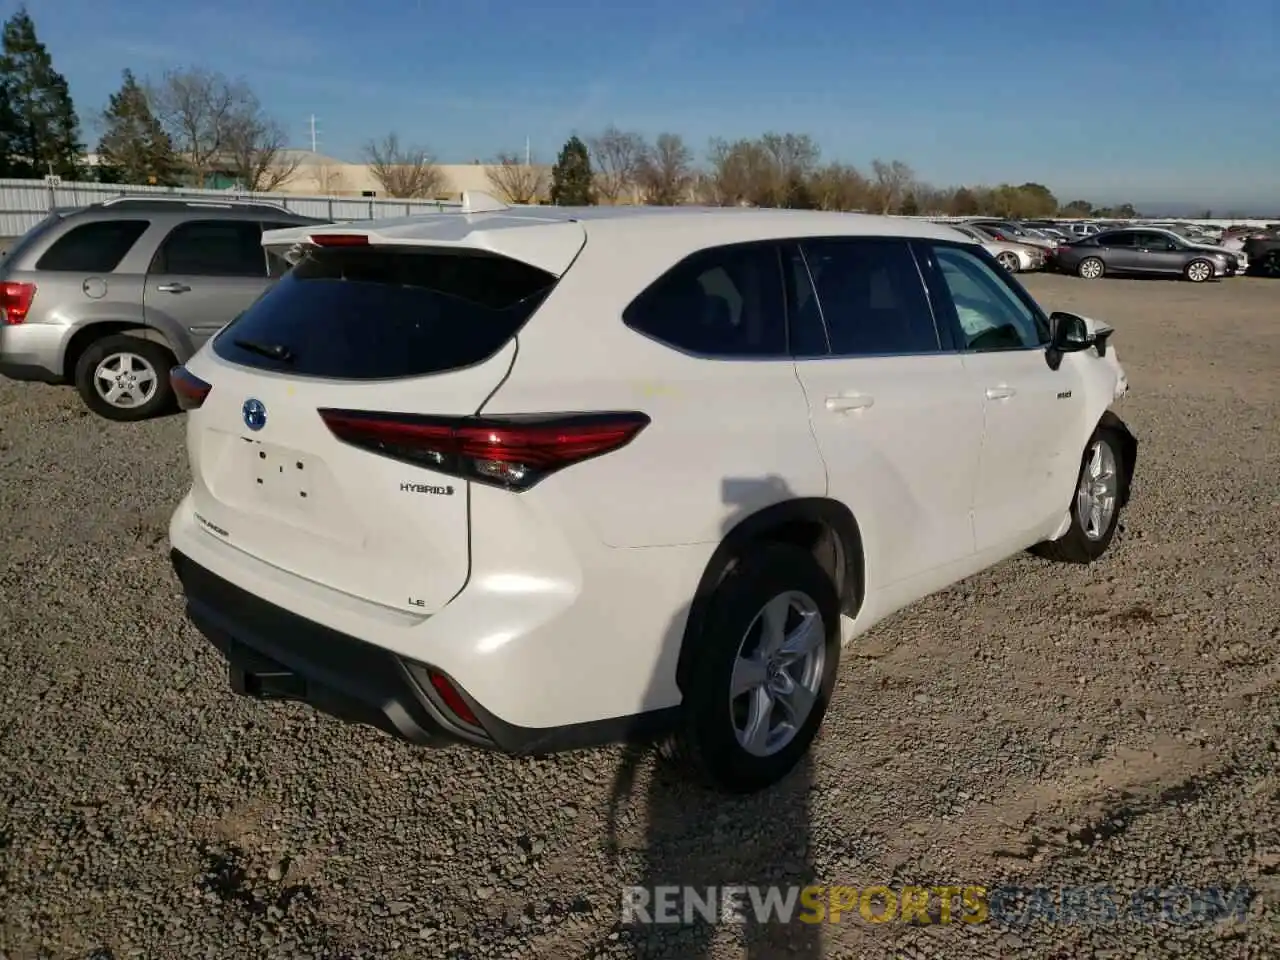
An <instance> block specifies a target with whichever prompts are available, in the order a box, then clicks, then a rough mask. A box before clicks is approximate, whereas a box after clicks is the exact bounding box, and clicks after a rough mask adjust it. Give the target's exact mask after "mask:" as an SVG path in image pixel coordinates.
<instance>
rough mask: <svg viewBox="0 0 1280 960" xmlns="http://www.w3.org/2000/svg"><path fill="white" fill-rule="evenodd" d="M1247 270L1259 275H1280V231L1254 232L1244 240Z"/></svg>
mask: <svg viewBox="0 0 1280 960" xmlns="http://www.w3.org/2000/svg"><path fill="white" fill-rule="evenodd" d="M1244 255H1245V256H1246V257H1247V258H1248V260H1249V272H1250V273H1254V274H1257V275H1258V276H1260V277H1280V233H1270V234H1266V233H1264V234H1255V235H1253V236H1250V237H1249V238H1248V239H1247V240H1245V242H1244Z"/></svg>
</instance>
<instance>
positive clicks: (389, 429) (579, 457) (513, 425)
mask: <svg viewBox="0 0 1280 960" xmlns="http://www.w3.org/2000/svg"><path fill="white" fill-rule="evenodd" d="M320 416H321V418H322V419H323V420H324V422H325V425H326V426H328V428H329V430H330V431H331V432H332V433H333V435H334V436H335V437H337V438H338V439H339V440H341V441H343V442H344V443H349V444H351V445H352V446H355V447H360V448H362V449H364V450H368V451H370V452H371V453H377V454H381V455H382V456H384V457H390V458H392V459H393V460H400V461H403V462H404V463H411V464H414V465H416V466H420V467H426V468H427V469H429V470H436V471H439V472H440V473H447V474H450V475H452V476H455V477H461V478H463V479H466V480H474V481H476V482H477V483H485V484H489V485H491V486H496V487H503V488H506V489H508V490H517V491H519V490H528V489H529V488H530V487H532V486H533V485H534V484H536V483H537V482H538V481H540V480H542V479H543V478H544V477H547V476H549V475H550V474H552V473H555V472H556V471H557V470H562V469H564V468H565V467H567V466H570V465H571V464H575V463H581V462H582V461H583V460H589V459H591V458H592V457H598V456H600V455H601V454H605V453H609V452H611V451H613V450H618V449H620V448H621V447H625V446H626V445H627V444H628V443H630V442H631V441H632V440H634V439H635V437H636V435H637V434H638V433H639V432H640V431H641V430H643V429H644V428H645V427H646V426H648V425H649V418H648V417H647V416H646V415H645V414H643V413H635V412H625V413H591V414H550V415H542V414H538V415H527V416H510V417H424V416H418V415H415V414H403V413H370V412H368V411H363V410H329V409H325V410H321V411H320Z"/></svg>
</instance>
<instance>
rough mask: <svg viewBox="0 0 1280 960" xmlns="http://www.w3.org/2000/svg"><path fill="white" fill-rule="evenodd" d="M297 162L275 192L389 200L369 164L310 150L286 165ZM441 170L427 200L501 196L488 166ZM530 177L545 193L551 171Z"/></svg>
mask: <svg viewBox="0 0 1280 960" xmlns="http://www.w3.org/2000/svg"><path fill="white" fill-rule="evenodd" d="M295 159H296V160H297V161H298V166H297V168H296V169H295V170H294V171H293V175H292V176H290V177H289V179H288V180H287V181H285V182H284V183H282V184H280V185H279V186H278V187H276V188H275V192H277V193H292V194H299V195H308V196H316V195H320V196H341V197H362V196H369V195H373V196H376V197H385V196H387V192H386V190H385V188H384V187H383V186H382V184H381V183H380V182H379V181H378V178H377V177H375V176H374V175H373V170H372V169H371V168H370V166H369V165H368V164H366V163H346V162H344V161H342V160H337V159H334V158H333V157H326V156H324V155H323V154H319V153H312V152H310V151H309V150H290V151H288V159H287V160H286V161H285V162H286V163H289V164H291V163H293V162H294V160H295ZM438 168H439V170H440V172H441V174H442V175H443V179H444V186H443V187H442V188H441V191H440V194H439V195H438V196H434V197H428V198H424V199H431V200H456V199H458V198H459V197H460V196H461V194H462V192H463V191H464V190H482V191H484V192H486V193H491V194H494V195H500V194H501V193H502V191H501V190H500V189H499V188H498V187H497V186H496V185H495V184H494V182H493V179H492V178H491V177H490V175H489V171H490V166H489V165H488V164H484V163H454V164H439V165H438ZM529 173H530V174H532V175H534V176H538V175H541V179H542V183H543V185H544V186H543V192H544V193H545V190H546V187H547V186H549V185H550V182H551V168H550V167H547V166H538V165H535V166H534V167H533V168H532V169H530V170H529ZM502 199H509V198H507V197H503V198H502Z"/></svg>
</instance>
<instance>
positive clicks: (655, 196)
mask: <svg viewBox="0 0 1280 960" xmlns="http://www.w3.org/2000/svg"><path fill="white" fill-rule="evenodd" d="M637 180H638V183H639V186H640V190H641V192H642V193H643V195H644V202H645V203H648V204H654V205H656V206H664V207H670V206H675V205H677V204H680V203H684V202H685V201H686V200H688V199H689V194H690V192H691V190H692V187H693V183H694V171H693V151H692V150H690V149H689V148H688V146H686V145H685V142H684V139H683V138H682V137H681V136H680V135H679V134H678V133H660V134H658V139H657V140H655V141H654V143H653V145H652V146H650V147H647V148H646V149H645V152H644V158H643V159H642V160H641V163H640V167H639V170H638V171H637Z"/></svg>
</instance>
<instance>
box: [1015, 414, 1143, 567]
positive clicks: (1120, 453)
mask: <svg viewBox="0 0 1280 960" xmlns="http://www.w3.org/2000/svg"><path fill="white" fill-rule="evenodd" d="M1097 443H1105V444H1106V445H1107V446H1108V447H1109V448H1110V450H1111V457H1112V462H1113V463H1114V464H1115V470H1116V486H1115V498H1116V502H1115V509H1113V510H1112V511H1111V521H1110V523H1108V524H1107V527H1106V529H1105V530H1104V531H1103V533H1102V535H1101V536H1095V537H1091V536H1089V534H1088V532H1087V531H1086V529H1085V527H1086V524H1085V522H1084V520H1082V518H1081V517H1080V513H1079V498H1078V497H1077V496H1076V494H1075V493H1073V494H1072V496H1071V526H1070V528H1068V530H1067V532H1066V533H1065V534H1063V535H1062V536H1061V537H1060V538H1058V539H1057V540H1048V541H1045V542H1044V543H1038V544H1036V545H1035V546H1034V547H1032V548H1031V552H1032V553H1034V554H1035V555H1036V556H1038V557H1042V558H1043V559H1045V560H1052V561H1054V562H1055V563H1093V562H1094V561H1095V560H1097V559H1098V558H1099V557H1101V556H1102V555H1103V554H1104V553H1106V552H1107V548H1108V547H1109V546H1111V541H1112V540H1113V539H1115V535H1116V529H1117V527H1119V525H1120V513H1121V511H1122V510H1123V509H1124V508H1123V506H1122V504H1123V502H1124V489H1125V484H1126V480H1125V478H1126V476H1127V472H1126V471H1127V467H1126V464H1125V461H1124V445H1123V444H1122V443H1121V442H1120V437H1119V435H1118V434H1117V433H1116V432H1115V431H1114V430H1110V429H1108V428H1106V427H1099V428H1098V429H1097V430H1095V431H1094V433H1093V436H1091V437H1090V438H1089V442H1088V443H1087V444H1086V445H1085V448H1084V453H1083V455H1082V456H1081V458H1080V473H1079V474H1078V475H1077V477H1076V490H1077V491H1078V490H1079V489H1080V485H1081V482H1082V481H1083V479H1084V475H1085V471H1087V470H1088V469H1089V464H1090V460H1091V453H1092V451H1093V448H1094V445H1095V444H1097Z"/></svg>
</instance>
